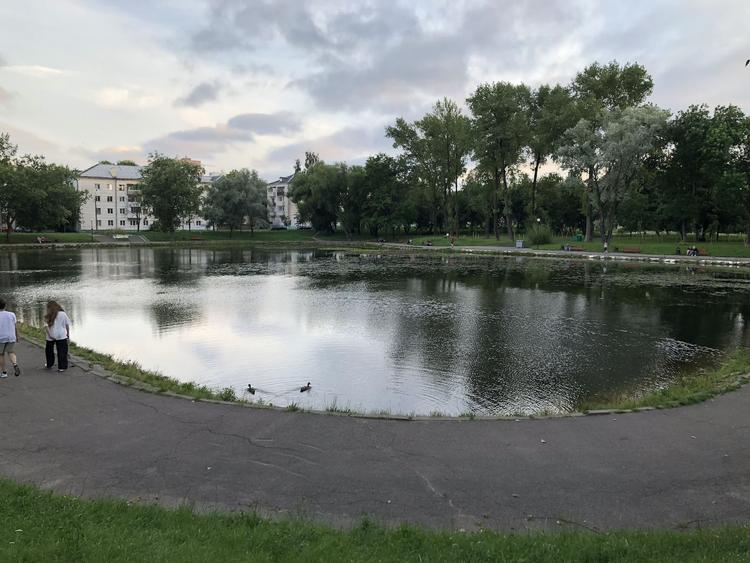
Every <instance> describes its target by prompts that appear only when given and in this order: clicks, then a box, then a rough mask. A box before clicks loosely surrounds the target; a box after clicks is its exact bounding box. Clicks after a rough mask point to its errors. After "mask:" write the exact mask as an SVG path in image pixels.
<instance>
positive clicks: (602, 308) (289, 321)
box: [0, 247, 750, 414]
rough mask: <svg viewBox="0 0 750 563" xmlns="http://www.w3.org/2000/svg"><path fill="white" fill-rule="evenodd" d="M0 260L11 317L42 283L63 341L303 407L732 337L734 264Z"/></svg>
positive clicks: (508, 382)
mask: <svg viewBox="0 0 750 563" xmlns="http://www.w3.org/2000/svg"><path fill="white" fill-rule="evenodd" d="M0 267H2V273H0V288H1V289H2V292H3V293H4V294H6V295H8V297H9V301H10V303H11V307H12V308H13V309H15V310H17V311H18V313H19V317H20V318H21V319H23V320H26V321H29V322H32V323H34V324H41V317H42V315H43V311H44V303H45V302H46V301H47V299H50V298H55V299H57V300H59V301H61V302H62V303H63V305H64V306H65V307H66V309H67V310H68V311H69V313H70V316H71V317H72V318H73V321H74V327H73V334H74V338H75V339H76V340H77V341H78V342H79V343H81V344H84V345H86V346H89V347H92V348H94V349H97V350H101V351H103V352H108V353H112V354H115V355H117V356H120V357H122V358H124V359H135V360H137V361H139V362H140V363H141V364H143V365H144V366H145V367H147V368H150V369H157V370H160V371H162V372H163V373H165V374H166V375H170V376H172V377H176V378H178V379H182V380H192V381H197V382H199V383H203V384H208V385H211V386H216V387H224V386H228V385H231V386H234V387H235V388H236V389H237V390H238V391H240V390H242V389H244V388H245V387H246V386H247V383H250V382H251V383H253V385H254V386H256V387H258V388H259V389H262V390H263V391H262V393H260V394H259V396H261V397H263V398H264V399H265V400H270V401H272V402H274V403H275V404H281V405H283V404H288V403H290V402H297V403H300V404H302V405H303V406H305V407H310V408H325V407H326V406H329V405H332V404H334V403H335V404H337V406H339V407H350V408H355V409H358V410H363V411H379V410H388V411H390V412H401V413H411V412H417V413H429V412H432V411H440V412H444V413H451V414H459V413H462V412H467V411H472V412H477V413H480V414H515V413H533V412H539V411H543V410H547V411H553V412H559V411H569V410H571V409H573V408H574V407H575V405H576V403H577V402H578V401H580V400H581V399H587V398H593V397H598V396H606V395H609V394H611V393H638V392H642V391H644V390H649V389H653V388H657V387H659V386H662V385H665V384H667V383H668V382H669V381H670V380H672V379H673V378H675V377H677V376H679V375H680V374H681V373H683V372H685V371H686V370H690V369H694V368H695V367H696V366H699V365H704V364H706V363H709V362H711V361H715V360H716V357H717V353H718V351H720V350H727V349H731V348H733V347H736V346H738V345H742V344H746V343H747V341H748V332H747V325H746V322H745V319H747V318H748V313H749V311H748V307H749V306H750V299H749V297H750V293H749V292H748V288H750V276H748V274H747V273H746V272H744V271H729V270H715V269H701V268H698V269H696V268H692V269H688V268H681V267H663V266H654V265H649V264H630V263H628V264H622V265H620V264H607V265H604V264H602V263H600V262H590V261H578V260H571V261H552V260H534V259H524V258H491V257H461V256H450V257H436V256H425V255H395V256H394V255H377V254H358V253H351V252H330V251H312V250H305V251H297V250H280V251H267V250H259V249H247V248H236V247H233V248H228V249H189V248H116V249H102V248H96V249H88V248H87V249H80V250H69V251H51V250H39V251H36V250H34V251H25V252H14V253H7V254H3V255H0ZM308 380H309V381H312V382H313V391H312V392H311V393H309V394H305V395H304V396H300V394H299V386H300V385H301V384H303V383H305V382H307V381H308ZM256 398H258V397H256Z"/></svg>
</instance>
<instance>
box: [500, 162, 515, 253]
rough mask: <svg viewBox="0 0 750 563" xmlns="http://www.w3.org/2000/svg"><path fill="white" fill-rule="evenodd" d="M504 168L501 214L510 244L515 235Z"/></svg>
mask: <svg viewBox="0 0 750 563" xmlns="http://www.w3.org/2000/svg"><path fill="white" fill-rule="evenodd" d="M506 170H507V169H506V168H503V212H504V213H505V222H506V223H507V228H508V236H509V237H510V241H511V243H512V242H513V241H514V240H515V238H516V235H515V233H514V232H513V213H512V210H511V206H510V192H509V191H508V177H507V175H506Z"/></svg>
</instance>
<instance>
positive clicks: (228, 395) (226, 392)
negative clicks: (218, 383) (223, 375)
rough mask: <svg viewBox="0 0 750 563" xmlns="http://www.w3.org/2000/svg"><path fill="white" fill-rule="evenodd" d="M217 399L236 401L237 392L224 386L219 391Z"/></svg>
mask: <svg viewBox="0 0 750 563" xmlns="http://www.w3.org/2000/svg"><path fill="white" fill-rule="evenodd" d="M219 399H220V400H222V401H236V400H237V394H236V393H235V392H234V389H232V388H231V387H224V389H222V390H221V391H219Z"/></svg>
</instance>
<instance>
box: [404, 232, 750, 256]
mask: <svg viewBox="0 0 750 563" xmlns="http://www.w3.org/2000/svg"><path fill="white" fill-rule="evenodd" d="M519 238H524V236H523V235H519ZM678 238H679V237H678V236H677V235H671V236H657V235H645V236H640V235H633V236H628V235H617V236H615V237H614V238H613V240H612V241H611V242H610V244H609V250H610V251H611V252H614V251H615V248H619V249H623V248H632V247H638V248H640V249H641V254H655V255H660V256H674V255H675V250H676V248H677V247H678V246H679V247H680V254H681V255H682V256H685V255H686V252H687V249H688V247H689V246H697V247H698V248H702V249H705V250H706V251H708V254H709V256H714V257H716V256H726V257H730V258H738V257H743V258H750V247H749V246H745V243H744V241H743V239H742V237H739V236H737V235H731V236H724V237H722V238H721V239H720V240H719V242H693V241H690V240H689V241H688V242H684V243H682V242H679V240H678ZM404 240H406V239H404ZM411 240H412V244H413V245H414V246H423V245H424V243H425V242H426V241H428V240H429V241H432V245H433V246H439V247H448V246H450V240H449V239H447V238H446V237H445V235H444V234H443V235H442V236H441V235H434V236H432V235H427V236H421V235H420V236H415V237H411ZM455 244H456V247H472V246H478V247H482V246H502V247H507V248H513V247H515V241H511V240H510V239H509V238H508V237H507V236H504V235H503V236H501V237H500V239H499V240H495V237H486V236H484V235H480V236H476V237H474V236H471V235H464V236H461V237H459V238H457V239H456V241H455ZM566 244H570V245H572V246H577V247H580V248H583V249H584V250H586V251H587V252H601V251H602V243H601V241H599V240H598V239H597V240H595V241H593V242H576V241H572V240H571V239H570V237H556V238H555V239H554V241H553V242H551V243H550V244H543V245H540V246H538V247H536V246H534V247H533V248H538V249H539V250H561V247H562V246H563V245H566ZM527 246H531V245H529V244H528V241H527Z"/></svg>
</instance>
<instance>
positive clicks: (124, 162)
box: [117, 159, 138, 166]
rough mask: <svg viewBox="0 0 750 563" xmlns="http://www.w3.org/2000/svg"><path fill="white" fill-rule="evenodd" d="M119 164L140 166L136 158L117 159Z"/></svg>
mask: <svg viewBox="0 0 750 563" xmlns="http://www.w3.org/2000/svg"><path fill="white" fill-rule="evenodd" d="M117 165H118V166H138V165H137V164H136V163H135V161H134V160H130V159H124V160H118V161H117Z"/></svg>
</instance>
